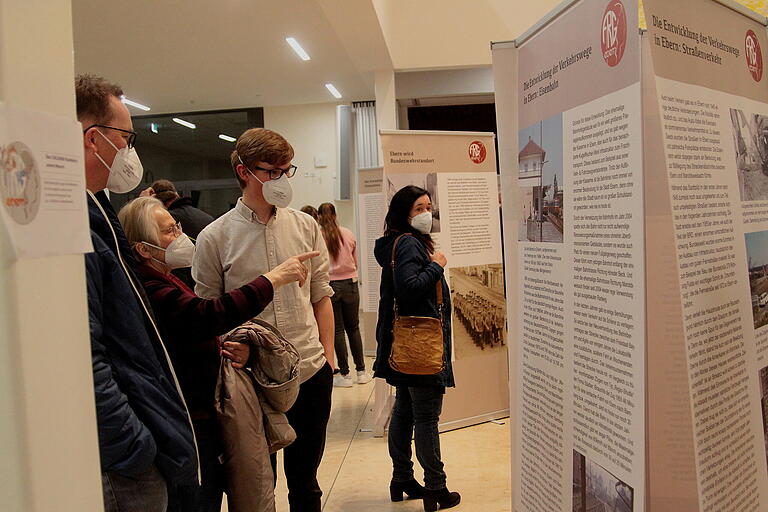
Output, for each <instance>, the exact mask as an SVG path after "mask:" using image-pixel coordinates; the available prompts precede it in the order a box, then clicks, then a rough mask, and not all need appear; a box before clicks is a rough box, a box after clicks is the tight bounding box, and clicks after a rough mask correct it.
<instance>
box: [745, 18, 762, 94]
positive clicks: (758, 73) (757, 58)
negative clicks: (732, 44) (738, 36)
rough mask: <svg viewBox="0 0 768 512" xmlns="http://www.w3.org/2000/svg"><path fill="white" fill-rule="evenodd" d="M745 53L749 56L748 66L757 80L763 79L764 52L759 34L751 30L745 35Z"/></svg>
mask: <svg viewBox="0 0 768 512" xmlns="http://www.w3.org/2000/svg"><path fill="white" fill-rule="evenodd" d="M744 55H745V56H746V57H747V68H748V69H749V72H750V73H752V78H754V79H755V82H759V81H760V80H762V79H763V52H762V50H761V49H760V43H759V42H758V40H757V36H756V35H755V33H754V32H752V31H751V30H747V35H746V36H745V37H744Z"/></svg>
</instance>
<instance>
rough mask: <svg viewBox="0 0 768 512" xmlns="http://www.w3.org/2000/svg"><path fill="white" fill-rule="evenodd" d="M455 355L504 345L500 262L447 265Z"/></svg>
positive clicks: (482, 352) (499, 348) (480, 351)
mask: <svg viewBox="0 0 768 512" xmlns="http://www.w3.org/2000/svg"><path fill="white" fill-rule="evenodd" d="M449 272H450V278H451V281H450V283H451V300H452V301H453V346H454V353H455V355H456V359H462V358H466V357H474V356H478V355H481V354H484V353H488V352H489V351H493V350H501V349H502V348H503V347H504V346H505V341H504V325H505V322H506V305H505V304H506V302H505V300H504V272H503V271H502V269H501V264H500V263H498V264H493V265H475V266H472V267H458V268H452V269H450V271H449Z"/></svg>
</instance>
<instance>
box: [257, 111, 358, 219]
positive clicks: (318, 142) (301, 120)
mask: <svg viewBox="0 0 768 512" xmlns="http://www.w3.org/2000/svg"><path fill="white" fill-rule="evenodd" d="M337 105H338V103H317V104H310V105H287V106H282V107H265V108H264V127H265V128H269V129H270V130H274V131H276V132H278V133H279V134H281V135H282V136H283V137H285V138H286V139H288V142H290V143H291V145H292V146H293V149H294V150H295V152H296V156H295V157H294V159H293V164H294V165H296V166H298V168H299V170H298V172H297V173H296V176H295V177H294V178H293V179H292V180H291V185H292V186H293V201H292V202H291V207H293V208H296V209H299V208H301V207H302V206H304V205H306V204H309V205H312V206H314V207H315V208H317V207H318V206H319V205H320V203H324V202H331V203H334V204H335V205H336V214H337V216H338V220H339V224H341V225H343V226H346V227H348V228H350V229H352V230H353V231H354V226H355V217H354V212H353V207H352V201H334V199H335V197H336V192H335V190H336V189H335V187H336V177H335V176H336V173H337V172H338V166H339V165H338V164H339V162H338V155H337V154H336V151H337V150H336V146H337V140H336V106H337ZM318 156H319V157H323V158H325V162H326V164H327V167H320V168H316V167H315V162H314V159H315V157H318Z"/></svg>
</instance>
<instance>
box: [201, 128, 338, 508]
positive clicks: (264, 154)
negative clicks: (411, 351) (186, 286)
mask: <svg viewBox="0 0 768 512" xmlns="http://www.w3.org/2000/svg"><path fill="white" fill-rule="evenodd" d="M293 156H294V151H293V148H292V147H291V145H290V144H289V143H288V141H287V140H285V139H284V138H283V137H282V136H281V135H280V134H278V133H276V132H273V131H272V130H267V129H264V128H253V129H250V130H247V131H246V132H244V133H243V134H242V135H241V136H240V137H239V138H238V140H237V143H236V145H235V150H234V151H233V152H232V155H231V163H232V169H233V170H234V172H235V177H236V178H237V181H238V183H239V185H240V188H241V189H242V197H240V198H239V199H238V200H237V204H236V206H235V208H234V209H232V210H230V211H229V212H227V213H225V214H224V215H222V216H221V217H219V218H218V219H217V220H215V221H214V222H213V223H211V224H210V225H208V226H207V227H206V228H205V229H204V230H203V231H202V232H201V233H200V235H199V236H198V238H197V250H196V253H195V259H194V262H193V265H192V276H193V277H194V279H195V282H196V283H197V284H196V286H195V292H196V293H197V295H199V296H200V297H204V298H213V297H218V296H220V295H222V294H223V293H225V292H228V291H230V290H232V289H234V288H237V287H239V286H242V285H243V284H245V283H247V282H249V281H250V280H252V279H253V277H254V276H258V275H261V274H265V273H267V272H269V271H270V270H272V269H273V268H275V267H276V266H277V265H279V264H280V263H282V262H283V261H284V260H286V259H287V258H290V257H291V256H293V255H294V254H300V253H304V252H310V251H320V256H318V257H316V258H313V259H311V260H309V261H307V262H306V263H305V264H306V265H307V267H308V271H309V272H308V278H307V281H306V283H305V284H304V286H303V287H300V286H299V285H298V284H296V283H294V284H291V285H287V286H284V287H282V288H280V289H279V290H277V291H276V292H275V295H274V299H273V301H272V303H271V304H270V305H269V306H267V308H265V309H264V311H263V312H262V313H261V314H260V315H259V318H261V319H262V320H265V321H267V322H269V323H270V324H272V325H274V326H275V327H277V328H278V329H279V330H280V331H281V332H282V333H283V335H284V336H285V337H286V338H287V339H288V340H290V341H291V342H293V343H294V345H295V346H296V348H297V349H298V351H299V353H300V354H301V367H300V381H301V388H300V391H299V397H298V399H297V400H296V403H295V404H294V406H293V407H292V408H291V410H289V411H288V413H287V416H288V421H289V422H290V424H291V426H292V427H293V428H294V430H295V431H296V436H297V437H296V441H294V443H293V444H291V445H290V446H288V447H287V448H285V450H284V460H285V468H284V471H285V477H286V480H287V483H288V500H289V502H290V508H291V512H320V498H321V496H322V491H321V490H320V486H319V485H318V482H317V468H318V466H319V465H320V461H321V459H322V456H323V451H324V449H325V433H326V426H327V423H328V417H329V415H330V412H331V391H332V389H333V386H332V383H333V367H334V359H333V356H334V352H333V347H334V345H333V344H334V321H333V306H332V304H331V299H330V297H331V295H333V289H332V288H331V286H330V283H329V277H328V272H329V259H328V251H327V249H326V247H325V241H324V240H323V235H322V233H321V232H320V227H319V226H318V224H317V223H316V222H315V221H314V219H312V217H310V216H309V215H306V214H305V213H302V212H300V211H298V210H294V209H292V208H288V204H289V203H290V201H291V198H292V192H291V185H290V181H289V180H290V178H292V177H293V175H294V174H295V173H296V167H295V166H294V165H292V164H291V161H292V160H293ZM274 460H275V459H274V458H273V468H275V463H274Z"/></svg>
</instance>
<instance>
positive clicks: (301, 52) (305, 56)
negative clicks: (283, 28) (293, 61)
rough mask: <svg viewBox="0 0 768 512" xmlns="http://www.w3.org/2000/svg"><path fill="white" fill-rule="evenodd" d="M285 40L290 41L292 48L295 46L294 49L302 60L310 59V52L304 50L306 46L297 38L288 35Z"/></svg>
mask: <svg viewBox="0 0 768 512" xmlns="http://www.w3.org/2000/svg"><path fill="white" fill-rule="evenodd" d="M285 42H286V43H288V44H289V45H290V46H291V48H293V51H295V52H296V55H298V56H299V57H300V58H301V60H309V54H308V53H307V52H305V51H304V48H302V47H301V45H300V44H299V42H298V41H297V40H296V39H294V38H293V37H286V38H285Z"/></svg>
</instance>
